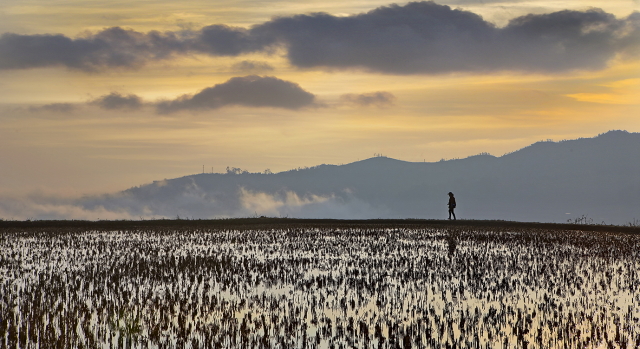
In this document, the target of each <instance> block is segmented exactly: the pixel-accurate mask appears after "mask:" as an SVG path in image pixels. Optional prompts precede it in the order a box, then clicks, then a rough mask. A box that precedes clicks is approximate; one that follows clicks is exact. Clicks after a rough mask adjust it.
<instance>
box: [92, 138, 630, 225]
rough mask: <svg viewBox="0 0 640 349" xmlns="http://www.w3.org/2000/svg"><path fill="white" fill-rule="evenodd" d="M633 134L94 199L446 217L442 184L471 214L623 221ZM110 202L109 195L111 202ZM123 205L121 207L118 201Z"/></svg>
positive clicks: (214, 209)
mask: <svg viewBox="0 0 640 349" xmlns="http://www.w3.org/2000/svg"><path fill="white" fill-rule="evenodd" d="M639 160H640V133H630V132H627V131H619V130H618V131H610V132H607V133H603V134H600V135H598V136H596V137H593V138H580V139H574V140H564V141H559V142H552V141H541V142H536V143H533V144H531V145H529V146H527V147H524V148H522V149H519V150H517V151H514V152H511V153H507V154H504V155H502V156H500V157H496V156H493V155H487V154H479V155H473V156H469V157H467V158H464V159H452V160H445V161H438V162H409V161H403V160H398V159H393V158H388V157H373V158H369V159H364V160H360V161H356V162H352V163H349V164H344V165H326V164H323V165H318V166H314V167H310V168H305V169H294V170H289V171H283V172H278V173H274V174H262V173H247V172H245V173H242V172H240V173H236V172H231V173H224V174H221V173H213V174H195V175H189V176H184V177H179V178H175V179H169V180H164V181H155V182H153V183H150V184H147V185H143V186H140V187H133V188H130V189H127V190H125V191H123V192H121V193H118V194H117V195H111V196H105V197H102V198H99V199H98V198H96V199H94V202H93V203H92V204H91V205H103V206H104V207H106V208H108V209H118V206H117V205H123V202H124V209H125V210H128V211H131V213H132V214H140V215H144V216H161V217H176V216H183V217H193V218H216V217H218V218H222V217H248V216H252V215H265V216H274V217H296V218H340V219H350V218H356V219H358V218H361V219H364V218H435V219H437V218H443V217H445V215H446V201H447V197H446V193H447V192H449V191H452V192H454V193H455V194H456V197H457V199H458V209H457V210H456V211H457V214H458V216H459V217H460V218H468V219H506V220H520V221H540V222H566V221H567V220H571V219H574V220H575V219H576V218H578V217H583V216H584V215H587V216H589V217H593V219H594V221H598V222H600V221H605V222H606V223H622V224H624V223H626V222H629V221H632V220H634V219H636V218H639V217H640V212H639V211H640V199H639V198H640V184H639V180H638V176H637V174H638V173H640V161H639ZM110 201H111V202H110ZM121 209H122V208H121Z"/></svg>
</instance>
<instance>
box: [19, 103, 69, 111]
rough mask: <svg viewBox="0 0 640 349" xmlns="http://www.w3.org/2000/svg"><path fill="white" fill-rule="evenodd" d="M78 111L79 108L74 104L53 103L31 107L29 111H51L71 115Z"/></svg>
mask: <svg viewBox="0 0 640 349" xmlns="http://www.w3.org/2000/svg"><path fill="white" fill-rule="evenodd" d="M76 109H77V106H76V105H75V104H72V103H51V104H45V105H41V106H32V107H29V111H32V112H39V111H49V112H54V113H71V112H73V111H75V110H76Z"/></svg>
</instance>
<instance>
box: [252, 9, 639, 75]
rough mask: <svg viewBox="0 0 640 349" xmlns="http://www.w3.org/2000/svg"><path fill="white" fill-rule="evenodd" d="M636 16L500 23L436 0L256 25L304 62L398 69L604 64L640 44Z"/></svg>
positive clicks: (597, 14) (564, 14) (578, 15)
mask: <svg viewBox="0 0 640 349" xmlns="http://www.w3.org/2000/svg"><path fill="white" fill-rule="evenodd" d="M635 17H636V15H632V16H630V17H629V18H627V19H624V20H618V19H616V18H615V17H614V16H613V15H611V14H608V13H605V12H603V11H601V10H590V11H585V12H581V11H561V12H556V13H551V14H546V15H528V16H524V17H519V18H515V19H513V20H512V21H511V22H510V23H509V24H508V25H507V26H506V27H505V28H497V27H495V26H494V25H493V24H491V23H489V22H487V21H485V20H484V19H482V17H480V16H478V15H476V14H474V13H471V12H468V11H464V10H459V9H452V8H450V7H448V6H444V5H438V4H436V3H433V2H413V3H409V4H407V5H405V6H399V5H391V6H387V7H380V8H378V9H375V10H373V11H370V12H367V13H364V14H359V15H355V16H350V17H336V16H331V15H328V14H322V13H320V14H311V15H298V16H293V17H282V18H276V19H274V20H272V21H270V22H267V23H264V24H262V25H261V26H257V27H255V28H253V29H252V30H253V31H256V32H262V33H263V35H264V33H270V35H271V36H273V37H277V38H278V40H279V41H281V42H284V43H285V44H286V46H287V49H288V51H287V52H288V53H287V54H288V58H289V60H290V61H291V63H292V64H294V65H296V66H298V67H304V68H311V67H319V68H322V67H327V68H361V69H367V70H371V71H378V72H383V73H395V74H414V73H448V72H460V71H470V72H477V71H495V70H516V71H551V72H553V71H563V70H571V69H596V68H601V67H603V66H604V65H605V64H606V63H607V62H608V61H609V60H610V59H611V58H613V57H614V56H615V55H616V54H617V53H621V52H625V51H628V50H630V49H633V48H634V47H637V46H638V43H637V41H635V42H634V40H629V38H634V37H637V36H638V33H639V32H640V31H639V30H638V29H639V28H638V26H637V25H636V24H635V23H637V20H636V18H635Z"/></svg>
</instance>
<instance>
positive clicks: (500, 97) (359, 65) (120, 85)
mask: <svg viewBox="0 0 640 349" xmlns="http://www.w3.org/2000/svg"><path fill="white" fill-rule="evenodd" d="M639 9H640V8H638V3H637V2H631V1H618V0H613V1H608V2H602V1H599V2H598V1H592V0H584V1H577V0H576V1H569V0H565V1H547V0H527V1H507V0H500V1H480V0H450V1H442V2H413V3H408V2H400V3H398V4H397V5H394V4H392V3H391V2H389V1H378V0H375V1H338V0H326V1H322V2H320V1H305V2H299V1H289V0H287V1H280V0H277V1H270V2H264V1H253V0H233V1H232V0H223V1H217V2H216V5H215V6H212V5H211V2H209V1H199V0H198V1H189V2H183V3H178V2H169V1H162V0H153V1H148V2H133V3H120V2H116V3H114V2H107V1H92V2H86V1H76V0H73V1H65V2H56V1H54V2H44V1H42V0H20V1H17V0H6V1H3V2H2V4H0V121H1V122H0V139H2V147H0V165H1V166H0V190H14V189H15V190H19V191H22V192H25V191H29V190H33V189H38V188H40V189H42V188H52V189H59V190H62V191H65V190H67V191H73V192H78V191H79V192H82V191H89V192H100V191H114V190H118V189H123V188H127V187H130V186H132V185H137V184H141V183H146V182H150V181H152V180H155V179H161V178H173V177H179V176H183V175H185V174H191V173H194V172H198V171H201V170H202V165H205V167H206V169H207V171H215V172H221V171H224V168H225V167H226V166H239V167H242V168H247V169H249V170H252V171H262V170H264V169H266V168H270V169H271V170H272V171H274V172H278V171H283V170H288V169H291V168H295V167H299V166H314V165H318V164H321V163H348V162H352V161H356V160H358V159H363V158H366V157H370V156H372V155H373V154H379V153H382V154H384V155H387V156H391V157H396V158H399V159H402V160H407V161H425V160H426V161H437V160H439V159H441V158H454V157H465V156H468V155H472V154H477V153H480V152H484V151H488V152H491V153H495V154H498V155H499V154H503V153H506V152H509V151H513V150H516V149H518V148H519V147H522V146H526V145H528V144H530V143H533V142H535V141H538V140H541V139H547V138H553V139H567V138H577V137H591V136H594V135H596V134H599V133H602V132H606V131H608V130H610V129H626V130H629V131H632V132H633V131H640V119H638V118H637V115H640V102H639V101H640V90H639V87H638V85H639V81H640V80H639V79H640V69H639V64H640V63H639V56H640V15H639V14H638V12H634V11H636V10H639ZM43 169H46V170H43ZM272 200H276V201H278V200H280V201H282V202H285V201H287V200H288V199H282V198H272ZM283 200H284V201H283ZM301 200H302V199H301ZM328 200H331V198H329V199H328ZM291 202H293V201H291ZM316 204H320V203H316ZM309 205H311V204H309ZM309 205H307V206H305V207H308V206H309ZM96 210H97V208H96Z"/></svg>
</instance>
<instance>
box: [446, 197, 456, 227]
mask: <svg viewBox="0 0 640 349" xmlns="http://www.w3.org/2000/svg"><path fill="white" fill-rule="evenodd" d="M447 205H448V206H449V219H451V215H453V220H454V221H455V220H456V213H455V212H453V209H454V208H456V198H454V197H453V193H452V192H449V203H448V204H447Z"/></svg>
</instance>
